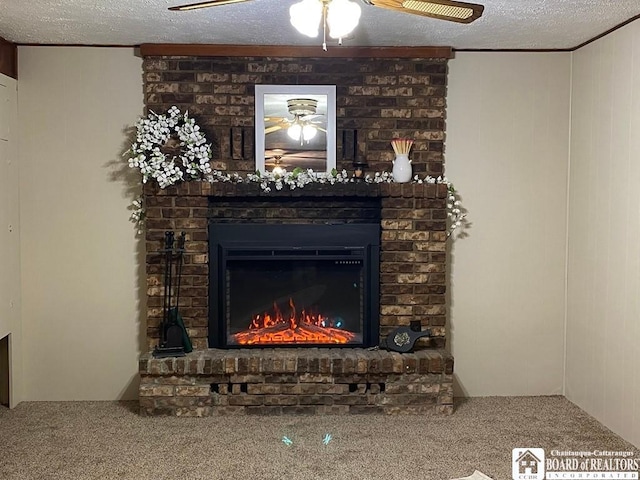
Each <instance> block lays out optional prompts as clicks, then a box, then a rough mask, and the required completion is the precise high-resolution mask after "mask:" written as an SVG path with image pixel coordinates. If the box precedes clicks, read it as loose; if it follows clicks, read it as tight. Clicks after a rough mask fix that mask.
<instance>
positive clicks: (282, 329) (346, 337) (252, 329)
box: [232, 298, 355, 345]
mask: <svg viewBox="0 0 640 480" xmlns="http://www.w3.org/2000/svg"><path fill="white" fill-rule="evenodd" d="M289 307H290V309H291V310H290V312H289V316H288V317H286V318H285V316H284V315H283V314H282V311H281V310H280V308H279V307H278V305H277V304H276V303H275V302H274V303H273V313H268V312H265V313H263V314H257V315H255V316H254V317H253V318H252V319H251V323H250V324H249V329H248V330H245V331H243V332H239V333H236V334H233V335H232V338H233V340H234V343H236V344H238V345H263V344H274V343H279V344H286V343H315V344H331V343H333V344H343V343H349V342H351V341H353V339H354V338H355V334H354V333H352V332H349V331H346V330H342V329H339V328H335V327H333V326H332V325H331V322H330V320H329V319H328V318H327V317H326V316H324V315H322V314H315V313H312V312H307V311H306V310H304V309H302V311H301V312H300V314H298V313H297V310H296V306H295V304H294V303H293V299H292V298H290V299H289Z"/></svg>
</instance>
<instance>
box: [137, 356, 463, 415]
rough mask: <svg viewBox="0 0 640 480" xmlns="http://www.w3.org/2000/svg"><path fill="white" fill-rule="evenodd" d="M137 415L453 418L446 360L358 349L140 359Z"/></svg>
mask: <svg viewBox="0 0 640 480" xmlns="http://www.w3.org/2000/svg"><path fill="white" fill-rule="evenodd" d="M140 374H141V378H142V380H141V385H140V410H141V413H142V414H143V415H176V416H209V415H211V414H213V413H215V414H216V415H234V414H235V415H237V414H240V415H244V414H248V415H251V414H270V415H273V414H287V413H298V414H342V413H389V414H390V413H424V412H426V411H432V410H433V409H434V408H435V409H436V410H437V411H439V412H441V413H445V414H450V413H452V412H453V378H452V377H453V375H452V374H453V357H451V355H450V354H448V353H447V352H445V351H444V350H439V349H438V350H435V349H433V350H420V351H418V352H415V353H407V354H400V353H395V352H387V351H370V350H363V349H321V348H300V349H289V348H287V349H285V348H280V349H274V348H266V349H260V350H247V349H243V350H230V351H223V350H204V351H199V352H194V353H192V354H190V355H187V356H186V357H184V358H166V359H154V358H152V357H151V355H150V354H146V355H144V356H143V357H142V358H141V360H140Z"/></svg>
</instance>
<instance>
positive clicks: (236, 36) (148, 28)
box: [0, 0, 640, 49]
mask: <svg viewBox="0 0 640 480" xmlns="http://www.w3.org/2000/svg"><path fill="white" fill-rule="evenodd" d="M194 1H195V0H185V1H181V0H49V1H41V0H0V37H4V38H5V39H6V40H9V41H12V42H15V43H36V44H86V45H138V44H141V43H213V44H244V45H248V44H260V45H296V46H297V45H319V44H320V42H321V40H319V39H310V38H308V37H304V36H302V35H301V34H299V33H298V32H297V31H296V30H295V29H294V28H293V27H292V26H291V25H290V23H289V7H290V6H291V4H293V3H295V2H297V1H298V0H251V1H248V2H246V3H238V4H230V5H222V6H217V7H213V8H207V9H203V10H194V11H189V12H170V11H168V10H167V7H169V6H173V5H179V4H184V3H193V2H194ZM473 1H474V2H475V3H483V4H484V5H485V10H484V14H483V16H482V17H481V18H480V19H478V20H476V21H475V22H474V23H472V24H469V25H465V24H457V23H452V22H445V21H442V20H434V19H430V18H425V17H420V16H417V15H411V14H407V13H398V12H393V11H389V10H385V9H382V8H379V7H373V6H370V5H365V4H362V5H361V6H362V17H361V19H360V25H359V26H358V28H357V29H356V31H355V34H354V36H353V38H352V39H348V40H346V41H345V42H344V44H345V45H353V46H365V45H368V46H452V47H454V48H474V49H478V48H487V49H547V48H551V49H556V48H571V47H575V46H577V45H579V44H581V43H582V42H585V41H587V40H589V39H591V38H593V37H595V36H597V35H599V34H601V33H603V32H605V31H607V30H609V29H610V28H613V27H615V26H616V25H619V24H620V23H622V22H625V21H626V20H629V19H630V18H632V17H635V16H637V15H640V0H484V1H482V0H473Z"/></svg>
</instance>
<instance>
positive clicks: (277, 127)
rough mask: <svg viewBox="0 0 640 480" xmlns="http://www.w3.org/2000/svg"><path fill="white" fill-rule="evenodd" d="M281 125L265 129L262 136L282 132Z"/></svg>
mask: <svg viewBox="0 0 640 480" xmlns="http://www.w3.org/2000/svg"><path fill="white" fill-rule="evenodd" d="M282 128H283V127H282V125H274V126H273V127H267V128H265V129H264V134H265V135H268V134H270V133H273V132H277V131H278V130H282Z"/></svg>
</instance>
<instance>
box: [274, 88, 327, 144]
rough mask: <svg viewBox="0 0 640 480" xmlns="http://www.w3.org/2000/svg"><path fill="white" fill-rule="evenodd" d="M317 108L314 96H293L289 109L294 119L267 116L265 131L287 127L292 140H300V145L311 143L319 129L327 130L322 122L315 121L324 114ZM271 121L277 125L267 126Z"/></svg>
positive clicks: (288, 101) (288, 104) (289, 102)
mask: <svg viewBox="0 0 640 480" xmlns="http://www.w3.org/2000/svg"><path fill="white" fill-rule="evenodd" d="M317 108H318V101H317V100H314V99H312V98H291V99H289V100H287V109H288V110H289V113H290V114H291V115H293V119H289V118H285V117H266V118H265V119H264V121H265V129H264V133H265V135H268V134H269V133H273V132H277V131H278V130H283V129H286V130H287V135H288V136H289V137H290V138H291V139H292V140H296V141H299V142H300V145H303V144H304V142H307V143H309V141H311V139H313V138H314V137H315V136H316V134H317V133H318V130H319V131H321V132H325V133H326V132H327V131H326V130H325V129H324V128H322V127H321V126H320V124H321V123H322V122H314V121H313V119H315V118H316V117H320V116H322V115H321V114H316V111H317ZM269 123H275V125H269V126H266V125H267V124H269Z"/></svg>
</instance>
